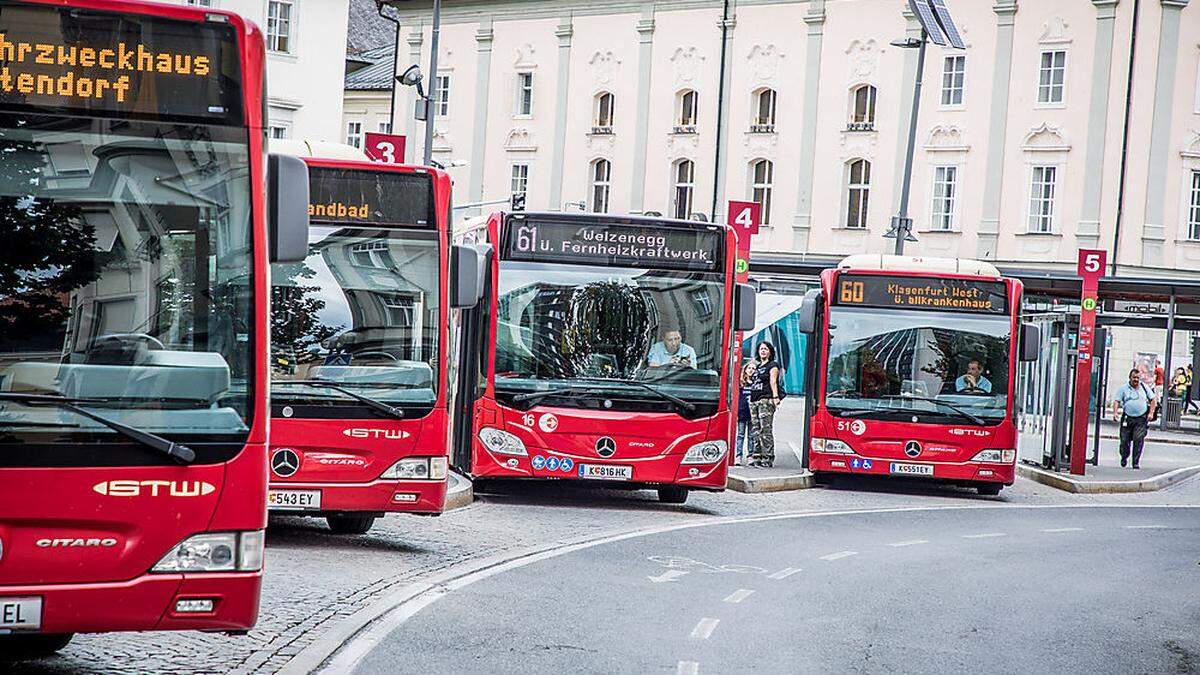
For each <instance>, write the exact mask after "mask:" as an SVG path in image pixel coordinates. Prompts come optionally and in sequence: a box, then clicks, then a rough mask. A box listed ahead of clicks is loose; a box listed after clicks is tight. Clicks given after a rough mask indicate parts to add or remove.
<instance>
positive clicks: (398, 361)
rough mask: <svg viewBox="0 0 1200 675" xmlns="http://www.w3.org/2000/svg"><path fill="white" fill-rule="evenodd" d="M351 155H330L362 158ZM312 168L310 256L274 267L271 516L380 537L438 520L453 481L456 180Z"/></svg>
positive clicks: (377, 169)
mask: <svg viewBox="0 0 1200 675" xmlns="http://www.w3.org/2000/svg"><path fill="white" fill-rule="evenodd" d="M341 147H342V148H343V150H344V151H342V152H336V148H333V147H327V148H325V149H324V150H318V152H321V154H325V155H338V156H340V157H353V156H354V154H355V153H358V154H360V156H361V151H356V150H355V149H353V148H350V147H349V146H341ZM305 161H306V162H307V164H308V167H309V180H310V182H309V187H310V191H309V195H310V201H309V204H308V214H309V218H310V219H311V222H312V226H311V228H310V230H309V253H308V258H307V259H306V260H304V261H303V262H300V263H298V264H288V265H276V266H274V267H273V269H272V277H271V283H272V293H273V301H274V302H273V307H274V309H273V315H272V326H271V328H272V333H271V350H272V351H271V363H272V375H273V379H272V384H271V415H272V422H271V448H270V470H271V475H270V479H271V489H270V493H269V494H268V502H267V503H268V508H269V509H270V510H271V511H272V512H287V513H291V514H294V515H307V516H321V517H324V518H325V519H326V521H327V522H328V523H329V527H330V528H331V529H332V530H333V531H334V532H338V533H343V534H362V533H364V532H367V531H368V530H369V529H370V528H371V526H372V524H373V523H374V521H375V519H376V518H378V517H380V516H382V515H384V514H385V513H391V512H407V513H416V514H427V515H438V514H440V513H441V512H442V508H443V505H444V503H445V498H446V482H447V475H448V468H447V463H448V460H447V453H446V447H447V440H448V436H447V434H448V433H449V431H448V425H449V415H448V413H447V401H448V400H449V396H448V395H447V389H448V382H447V372H448V368H447V364H448V360H447V359H446V358H445V356H446V354H447V352H448V345H447V341H448V334H447V324H448V317H449V314H450V311H451V309H452V305H455V304H456V303H457V302H458V301H457V300H456V299H455V298H457V297H458V296H457V295H455V297H451V292H452V291H451V289H452V288H457V287H458V286H456V285H455V284H452V283H450V279H449V274H448V272H449V263H450V258H451V249H452V247H451V244H450V239H449V237H450V176H449V175H448V174H446V173H445V172H444V171H439V170H436V169H431V168H427V167H418V166H398V165H388V164H380V163H376V162H368V161H363V160H358V161H355V160H347V159H329V158H323V159H316V158H306V159H305ZM468 267H473V266H464V271H474V270H468V269H467V268H468ZM456 269H457V268H456ZM471 283H472V284H473V283H474V282H471ZM475 293H476V292H475V291H474V290H471V291H470V292H469V293H468V294H467V295H466V297H469V303H470V304H474V302H475V300H476V299H477V298H476V296H475Z"/></svg>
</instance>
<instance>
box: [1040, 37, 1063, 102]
mask: <svg viewBox="0 0 1200 675" xmlns="http://www.w3.org/2000/svg"><path fill="white" fill-rule="evenodd" d="M1066 79H1067V53H1066V52H1065V51H1062V50H1055V51H1047V52H1042V66H1041V70H1040V72H1039V74H1038V98H1037V100H1038V103H1046V104H1055V103H1062V102H1063V86H1064V83H1065V82H1066Z"/></svg>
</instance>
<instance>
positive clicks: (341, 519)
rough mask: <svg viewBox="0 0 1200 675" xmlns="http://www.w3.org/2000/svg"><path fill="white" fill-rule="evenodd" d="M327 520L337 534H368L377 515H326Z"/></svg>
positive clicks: (330, 527)
mask: <svg viewBox="0 0 1200 675" xmlns="http://www.w3.org/2000/svg"><path fill="white" fill-rule="evenodd" d="M325 522H327V523H329V529H331V530H333V531H334V533H336V534H366V533H367V530H370V529H371V526H372V525H374V524H375V516H326V517H325Z"/></svg>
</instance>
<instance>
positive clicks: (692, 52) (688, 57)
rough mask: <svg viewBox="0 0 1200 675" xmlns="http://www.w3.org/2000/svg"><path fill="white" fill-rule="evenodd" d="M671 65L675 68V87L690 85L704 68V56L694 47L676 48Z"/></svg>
mask: <svg viewBox="0 0 1200 675" xmlns="http://www.w3.org/2000/svg"><path fill="white" fill-rule="evenodd" d="M671 65H673V66H674V67H675V85H676V86H679V85H683V84H690V83H691V82H693V81H694V80H695V79H696V76H697V75H699V74H700V69H701V68H702V67H703V66H704V55H703V54H701V53H700V50H698V49H696V48H695V47H677V48H676V49H675V53H673V54H671Z"/></svg>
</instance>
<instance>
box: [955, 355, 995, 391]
mask: <svg viewBox="0 0 1200 675" xmlns="http://www.w3.org/2000/svg"><path fill="white" fill-rule="evenodd" d="M954 390H955V391H957V392H963V393H984V394H990V393H992V383H991V382H990V381H989V380H988V379H987V378H986V377H984V376H983V364H981V363H980V362H979V360H978V359H971V360H970V361H968V362H967V372H965V373H963V374H962V375H959V376H958V379H957V380H955V381H954Z"/></svg>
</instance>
